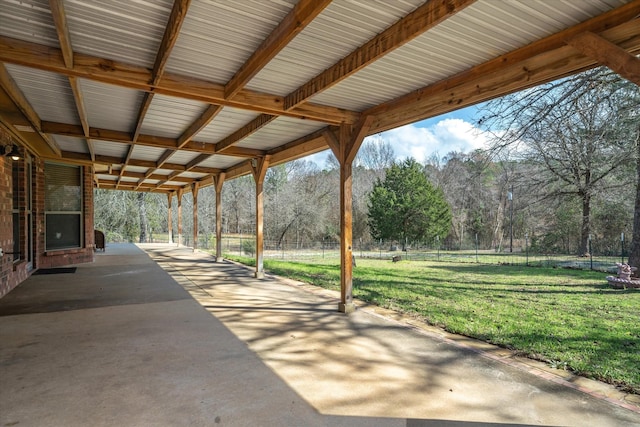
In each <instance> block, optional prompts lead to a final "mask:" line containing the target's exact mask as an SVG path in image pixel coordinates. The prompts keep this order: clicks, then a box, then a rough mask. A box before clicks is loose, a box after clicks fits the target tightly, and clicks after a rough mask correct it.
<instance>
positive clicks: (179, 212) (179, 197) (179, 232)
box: [176, 188, 184, 246]
mask: <svg viewBox="0 0 640 427" xmlns="http://www.w3.org/2000/svg"><path fill="white" fill-rule="evenodd" d="M183 193H184V190H183V189H182V188H179V189H177V190H176V196H177V198H178V246H182V194H183Z"/></svg>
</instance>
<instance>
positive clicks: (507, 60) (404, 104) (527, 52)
mask: <svg viewBox="0 0 640 427" xmlns="http://www.w3.org/2000/svg"><path fill="white" fill-rule="evenodd" d="M639 4H640V2H637V1H636V2H633V3H629V4H628V5H625V6H622V7H620V8H618V9H614V10H612V11H611V12H608V13H605V14H602V15H600V16H597V17H595V18H593V19H590V20H588V21H585V22H583V23H581V24H578V25H576V26H574V27H571V28H569V29H567V30H564V31H561V32H559V33H556V34H554V35H551V36H549V37H546V38H544V39H541V40H539V41H537V42H534V43H531V44H529V45H527V46H525V47H523V48H520V49H516V50H515V51H512V52H509V53H507V54H504V55H501V56H499V57H497V58H494V59H492V60H490V61H487V62H485V63H483V64H481V65H478V66H476V67H473V68H471V69H469V70H467V71H464V72H462V73H459V74H458V75H456V76H454V77H451V78H449V79H447V80H443V81H440V82H438V83H435V84H433V85H430V86H427V87H425V88H422V89H419V90H417V91H414V92H412V93H410V94H408V95H405V96H402V97H400V98H398V99H395V100H393V101H390V102H386V103H383V104H381V105H378V106H376V107H373V108H370V109H369V110H366V111H364V112H363V113H362V114H363V115H373V116H375V117H376V120H375V122H374V124H373V126H372V128H371V132H372V133H377V132H381V131H385V130H389V129H392V128H395V127H398V126H401V125H405V124H409V123H413V122H416V121H418V120H423V119H425V118H429V117H434V116H437V115H440V114H444V113H446V112H449V111H453V110H456V109H458V108H463V107H466V106H469V105H473V104H476V103H478V102H482V101H487V100H489V99H493V98H496V97H499V96H504V95H506V94H509V93H512V92H515V91H518V90H522V89H526V88H528V87H532V86H536V85H539V84H543V83H546V82H549V81H552V80H555V79H558V78H561V77H565V76H567V75H570V74H574V73H576V72H580V71H584V70H586V69H588V68H591V67H594V66H596V65H597V62H596V61H595V60H593V59H590V58H587V57H585V56H584V55H582V54H581V53H578V52H576V51H575V49H573V48H571V47H569V46H567V45H566V40H568V39H570V38H571V37H572V36H574V35H577V34H580V33H583V32H585V31H592V32H595V33H599V34H600V36H602V37H604V38H605V39H606V40H608V41H609V42H610V43H613V44H616V45H618V46H619V47H621V48H623V49H625V50H626V51H627V52H630V53H632V54H634V53H636V52H639V51H640V35H639V34H638V31H637V28H638V19H637V18H636V16H637V15H638V13H640V6H639ZM571 51H573V54H572V52H571Z"/></svg>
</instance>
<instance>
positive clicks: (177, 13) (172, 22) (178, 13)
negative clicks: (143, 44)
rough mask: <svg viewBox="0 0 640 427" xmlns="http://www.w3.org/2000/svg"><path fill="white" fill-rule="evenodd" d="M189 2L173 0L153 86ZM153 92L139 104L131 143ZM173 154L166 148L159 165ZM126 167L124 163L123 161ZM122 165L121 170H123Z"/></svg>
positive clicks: (159, 77)
mask: <svg viewBox="0 0 640 427" xmlns="http://www.w3.org/2000/svg"><path fill="white" fill-rule="evenodd" d="M189 4H191V0H174V2H173V8H172V9H171V14H170V15H169V20H168V22H167V25H166V27H165V30H164V34H163V36H162V40H161V41H160V47H159V48H158V53H157V54H156V60H155V62H154V64H153V70H152V71H151V85H152V86H155V85H156V84H158V82H159V81H160V79H161V78H162V74H164V69H165V66H166V64H167V61H168V60H169V55H170V54H171V50H172V49H173V46H174V45H175V43H176V41H177V40H178V35H179V34H180V28H182V23H183V22H184V18H185V16H186V15H187V10H189ZM153 96H154V93H153V92H145V94H144V98H143V100H142V105H141V106H140V110H139V111H138V119H137V121H136V128H135V130H134V132H133V137H132V144H135V143H136V141H137V140H138V137H139V135H140V131H141V130H142V124H143V123H144V118H145V116H146V115H147V111H149V108H150V107H151V102H152V101H153ZM172 154H173V151H171V150H167V151H165V152H164V154H163V155H162V157H161V160H159V161H158V163H159V166H158V168H159V167H161V166H162V164H163V163H164V162H165V161H166V159H168V158H169V157H170V156H171V155H172ZM125 167H126V163H125ZM124 169H125V168H124V167H123V168H122V170H123V171H124ZM151 173H153V170H152V169H150V170H149V175H151ZM143 182H144V178H143V179H141V180H140V182H139V183H138V186H140V185H142V183H143Z"/></svg>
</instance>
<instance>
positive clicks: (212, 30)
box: [167, 0, 295, 83]
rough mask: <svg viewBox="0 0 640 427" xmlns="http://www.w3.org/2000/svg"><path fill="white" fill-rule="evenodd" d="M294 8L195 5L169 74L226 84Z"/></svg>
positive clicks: (283, 4)
mask: <svg viewBox="0 0 640 427" xmlns="http://www.w3.org/2000/svg"><path fill="white" fill-rule="evenodd" d="M294 4H295V1H293V0H292V1H278V2H274V1H268V2H267V1H235V2H230V1H228V0H209V1H206V2H193V3H192V4H191V6H190V7H189V12H188V13H187V16H186V18H185V20H184V23H183V24H182V30H181V32H180V37H178V41H177V42H176V45H175V47H174V48H173V51H172V55H171V58H170V59H169V61H168V62H167V71H169V72H174V73H177V74H183V75H189V76H193V77H200V78H203V79H206V80H210V81H213V82H219V83H226V82H227V81H228V80H229V79H230V78H231V77H233V75H234V74H235V72H236V70H237V69H238V68H240V66H241V65H242V64H243V63H244V61H246V59H247V58H248V57H249V56H251V54H252V53H253V51H254V50H256V49H257V48H258V46H259V45H260V43H262V40H264V39H265V38H266V37H267V36H268V35H269V33H270V32H271V31H272V30H273V29H274V28H275V27H276V26H277V25H278V23H279V22H280V21H281V20H282V19H283V18H284V17H285V16H286V14H287V13H288V12H289V10H290V9H291V8H292V7H293V5H294ZM212 46H215V48H214V49H212Z"/></svg>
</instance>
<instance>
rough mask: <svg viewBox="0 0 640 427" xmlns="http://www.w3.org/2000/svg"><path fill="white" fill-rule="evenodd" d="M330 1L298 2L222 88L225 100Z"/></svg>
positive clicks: (306, 0)
mask: <svg viewBox="0 0 640 427" xmlns="http://www.w3.org/2000/svg"><path fill="white" fill-rule="evenodd" d="M329 3H331V0H300V1H299V2H298V3H297V4H296V5H295V6H294V7H293V9H291V11H290V12H289V13H288V14H287V16H286V17H285V18H284V19H283V20H282V21H280V23H279V24H278V26H277V27H276V28H275V29H274V30H273V31H272V32H271V34H269V36H268V37H267V38H266V39H265V40H264V41H263V42H262V44H261V45H260V46H259V47H258V49H256V50H255V52H253V54H252V55H251V57H249V59H248V60H247V61H246V62H245V63H244V64H242V66H241V67H240V69H239V70H238V72H237V73H236V74H235V75H234V76H233V77H232V78H231V80H229V82H228V83H227V85H226V86H225V88H224V93H225V97H226V98H232V97H234V96H235V95H236V94H237V93H238V92H239V91H240V89H242V88H243V87H244V86H245V85H246V84H247V83H248V82H249V80H251V78H252V77H254V76H255V75H256V74H258V72H259V71H260V70H261V69H262V68H264V66H265V65H267V63H268V62H269V61H271V60H272V59H273V58H274V57H275V56H276V55H277V54H278V53H279V52H280V51H281V50H282V49H284V48H285V47H286V46H287V45H288V44H289V42H290V41H291V40H293V38H294V37H295V36H296V35H298V34H299V33H300V32H301V31H302V30H303V29H304V28H305V27H306V26H307V25H308V24H309V23H310V22H311V21H313V19H314V18H315V17H316V16H318V15H319V14H320V12H322V11H323V10H324V8H326V7H327V6H328V5H329Z"/></svg>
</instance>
